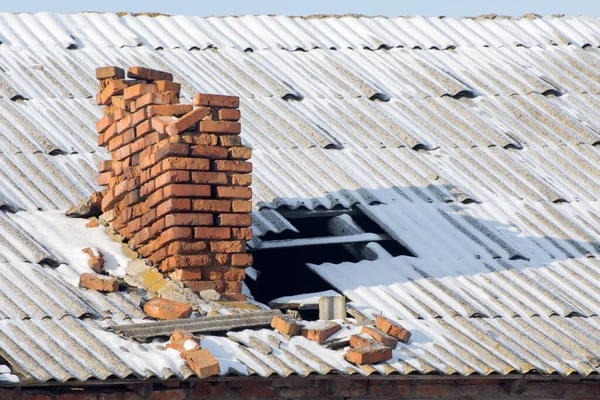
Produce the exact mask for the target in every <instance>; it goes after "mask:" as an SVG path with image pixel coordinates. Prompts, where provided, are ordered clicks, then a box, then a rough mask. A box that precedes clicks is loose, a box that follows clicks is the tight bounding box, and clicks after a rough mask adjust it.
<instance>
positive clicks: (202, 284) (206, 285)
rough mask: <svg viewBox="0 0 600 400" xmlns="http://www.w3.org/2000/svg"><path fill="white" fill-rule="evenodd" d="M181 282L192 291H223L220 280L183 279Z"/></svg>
mask: <svg viewBox="0 0 600 400" xmlns="http://www.w3.org/2000/svg"><path fill="white" fill-rule="evenodd" d="M183 283H184V284H185V286H186V287H188V288H190V290H191V291H192V292H194V293H200V292H202V291H204V290H216V291H219V292H222V291H223V284H222V282H221V281H183ZM217 289H220V290H217Z"/></svg>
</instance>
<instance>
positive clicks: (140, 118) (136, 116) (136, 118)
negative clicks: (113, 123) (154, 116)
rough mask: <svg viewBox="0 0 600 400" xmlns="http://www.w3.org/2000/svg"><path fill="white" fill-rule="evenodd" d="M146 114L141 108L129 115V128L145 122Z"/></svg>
mask: <svg viewBox="0 0 600 400" xmlns="http://www.w3.org/2000/svg"><path fill="white" fill-rule="evenodd" d="M147 117H148V114H147V113H146V109H145V108H141V109H139V110H137V111H136V112H134V113H133V114H132V115H131V126H133V127H135V126H138V125H139V124H141V123H142V122H144V121H145V120H146V118H147Z"/></svg>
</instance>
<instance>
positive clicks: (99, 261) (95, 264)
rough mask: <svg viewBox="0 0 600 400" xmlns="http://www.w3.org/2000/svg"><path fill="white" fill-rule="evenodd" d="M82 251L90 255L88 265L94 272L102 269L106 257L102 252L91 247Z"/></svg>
mask: <svg viewBox="0 0 600 400" xmlns="http://www.w3.org/2000/svg"><path fill="white" fill-rule="evenodd" d="M96 226H98V224H96ZM82 252H83V253H85V254H87V256H88V257H89V258H88V265H89V267H90V268H91V269H92V270H93V271H94V272H100V271H102V268H103V267H104V257H103V256H102V253H100V252H99V251H98V250H96V249H91V248H89V247H86V248H85V249H83V250H82Z"/></svg>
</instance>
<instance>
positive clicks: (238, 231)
mask: <svg viewBox="0 0 600 400" xmlns="http://www.w3.org/2000/svg"><path fill="white" fill-rule="evenodd" d="M231 238H232V239H238V240H252V228H231Z"/></svg>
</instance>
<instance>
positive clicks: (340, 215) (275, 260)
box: [246, 209, 414, 318]
mask: <svg viewBox="0 0 600 400" xmlns="http://www.w3.org/2000/svg"><path fill="white" fill-rule="evenodd" d="M278 211H280V212H281V214H282V215H283V216H284V217H286V218H287V219H288V221H290V223H291V224H292V225H294V227H295V228H296V229H297V230H298V232H292V231H290V230H287V231H284V232H282V233H274V232H269V233H267V234H265V235H264V236H263V237H262V238H261V239H262V243H261V247H258V248H253V249H249V251H250V252H251V253H252V254H253V257H254V263H253V267H254V268H255V269H256V270H258V271H260V276H259V278H258V279H257V280H256V281H253V280H246V284H247V285H248V287H249V288H250V290H251V291H252V294H253V296H254V297H255V299H256V300H257V301H260V302H265V303H266V302H269V301H271V300H273V299H275V298H278V297H282V296H291V295H297V294H303V293H314V292H321V291H325V290H334V288H333V287H332V286H331V285H330V284H329V283H327V282H326V281H324V280H323V279H321V278H320V277H319V276H318V275H316V274H315V273H314V272H312V271H311V270H310V269H309V268H307V267H306V264H309V263H310V264H316V265H319V264H325V263H333V264H339V263H342V262H357V261H360V260H366V259H374V256H373V250H372V247H369V246H372V245H373V244H377V245H379V246H381V247H382V248H383V249H384V250H386V251H387V252H388V253H389V254H390V255H392V256H394V257H396V256H410V257H414V254H413V253H412V252H411V251H410V250H408V249H407V248H406V247H404V246H402V244H400V243H399V242H397V241H395V240H393V239H392V238H391V237H390V236H388V235H387V234H386V233H385V232H384V230H383V228H382V227H381V226H379V225H378V224H377V223H376V222H374V221H373V220H372V219H371V218H369V217H368V216H366V215H365V214H363V213H362V212H361V211H360V210H357V209H350V210H348V209H343V210H322V211H310V210H290V211H286V210H278ZM363 234H373V235H377V238H371V237H369V238H368V239H367V240H366V241H361V240H360V239H362V238H360V237H353V236H356V235H363ZM357 239H358V240H357ZM369 257H371V258H369ZM375 257H376V256H375ZM302 315H303V317H304V318H310V317H309V316H307V315H305V314H304V311H302Z"/></svg>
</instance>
